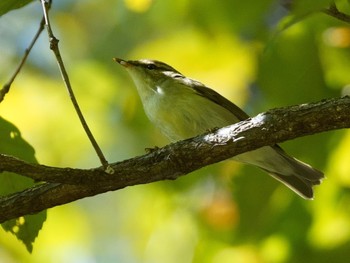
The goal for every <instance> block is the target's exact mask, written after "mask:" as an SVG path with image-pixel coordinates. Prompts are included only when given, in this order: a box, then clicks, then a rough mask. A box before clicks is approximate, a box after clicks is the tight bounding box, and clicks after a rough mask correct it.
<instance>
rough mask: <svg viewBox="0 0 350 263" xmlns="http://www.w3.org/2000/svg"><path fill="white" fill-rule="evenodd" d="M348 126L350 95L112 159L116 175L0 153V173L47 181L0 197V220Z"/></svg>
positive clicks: (169, 177)
mask: <svg viewBox="0 0 350 263" xmlns="http://www.w3.org/2000/svg"><path fill="white" fill-rule="evenodd" d="M349 127H350V97H348V96H346V97H343V98H337V99H328V100H323V101H320V102H316V103H309V104H302V105H297V106H290V107H285V108H279V109H273V110H270V111H267V112H265V113H261V114H259V115H257V116H255V117H253V118H250V119H248V120H245V121H242V122H239V123H237V124H234V125H231V126H228V127H225V128H221V129H218V130H216V131H215V132H212V133H208V134H205V135H201V136H197V137H195V138H191V139H188V140H184V141H180V142H177V143H174V144H170V145H167V146H165V147H164V148H160V149H157V150H154V151H153V152H151V153H149V154H146V155H143V156H139V157H135V158H132V159H129V160H125V161H121V162H117V163H113V164H111V166H112V168H113V169H114V171H115V173H114V174H107V173H105V172H104V169H103V168H102V167H98V168H94V169H73V168H58V167H49V166H45V165H38V164H30V163H26V162H24V161H22V160H19V159H17V158H14V157H11V156H7V155H2V154H0V171H2V172H3V171H8V172H14V173H17V174H19V175H22V176H27V177H30V178H33V179H35V180H39V181H45V183H42V184H38V185H36V186H34V187H32V188H30V189H26V190H24V191H22V192H19V193H14V194H11V195H8V196H4V197H1V198H0V223H2V222H5V221H7V220H9V219H12V218H17V217H19V216H23V215H26V214H33V213H37V212H39V211H42V210H44V209H47V208H50V207H54V206H57V205H62V204H66V203H69V202H72V201H75V200H77V199H81V198H84V197H88V196H93V195H97V194H100V193H104V192H107V191H114V190H118V189H122V188H124V187H127V186H133V185H138V184H147V183H151V182H155V181H160V180H174V179H176V178H178V177H180V176H182V175H185V174H188V173H190V172H192V171H194V170H197V169H199V168H201V167H204V166H207V165H210V164H213V163H216V162H220V161H222V160H225V159H228V158H231V157H233V156H235V155H238V154H241V153H244V152H247V151H251V150H255V149H257V148H260V147H262V146H266V145H273V144H275V143H279V142H283V141H286V140H291V139H294V138H297V137H302V136H306V135H312V134H315V133H320V132H325V131H330V130H335V129H342V128H349ZM189 153H190V154H189ZM310 154H311V153H310ZM0 176H1V175H0Z"/></svg>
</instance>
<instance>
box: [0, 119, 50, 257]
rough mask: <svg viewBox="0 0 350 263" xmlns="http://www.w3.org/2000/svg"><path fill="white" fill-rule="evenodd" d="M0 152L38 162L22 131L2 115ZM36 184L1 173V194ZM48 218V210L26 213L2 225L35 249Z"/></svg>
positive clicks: (26, 179) (31, 248) (0, 121)
mask: <svg viewBox="0 0 350 263" xmlns="http://www.w3.org/2000/svg"><path fill="white" fill-rule="evenodd" d="M0 152H1V153H5V154H8V155H12V156H16V157H18V158H20V159H22V160H25V161H27V162H31V163H37V160H36V159H35V156H34V154H35V151H34V149H33V147H32V146H31V145H30V144H29V143H28V142H26V141H25V140H24V139H23V138H22V137H21V134H20V131H19V130H18V129H17V128H16V127H15V126H14V125H13V124H12V123H10V122H8V121H6V120H5V119H3V118H1V117H0ZM33 185H34V182H33V180H31V179H29V178H26V177H23V176H19V175H17V174H13V173H8V172H4V173H1V174H0V195H8V194H11V193H15V192H18V191H22V190H24V189H26V188H28V187H31V186H33ZM45 220H46V211H42V212H40V213H38V214H35V215H26V216H23V217H20V218H17V219H13V220H9V221H7V222H5V223H3V224H2V227H3V228H4V229H5V230H6V231H9V232H11V233H12V234H14V235H15V236H16V237H17V238H18V239H19V240H21V241H22V242H23V243H24V245H25V246H26V248H27V250H28V251H29V252H32V250H33V242H34V240H35V238H36V237H37V235H38V233H39V231H40V229H41V228H42V225H43V223H44V222H45Z"/></svg>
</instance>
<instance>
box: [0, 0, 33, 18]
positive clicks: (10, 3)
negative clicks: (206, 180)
mask: <svg viewBox="0 0 350 263" xmlns="http://www.w3.org/2000/svg"><path fill="white" fill-rule="evenodd" d="M31 2H33V0H2V1H0V16H2V15H3V14H6V13H7V12H9V11H11V10H14V9H18V8H21V7H23V6H25V5H27V4H29V3H31Z"/></svg>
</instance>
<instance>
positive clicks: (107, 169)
mask: <svg viewBox="0 0 350 263" xmlns="http://www.w3.org/2000/svg"><path fill="white" fill-rule="evenodd" d="M50 3H51V0H49V2H47V1H45V0H41V4H42V7H43V12H44V19H45V26H46V29H47V33H48V36H49V41H50V49H51V50H52V51H53V52H54V54H55V56H56V60H57V63H58V67H59V69H60V71H61V75H62V78H63V81H64V84H65V86H66V88H67V90H68V93H69V96H70V99H71V101H72V103H73V106H74V109H75V111H76V112H77V114H78V117H79V120H80V122H81V124H82V126H83V128H84V130H85V132H86V134H87V136H88V138H89V140H90V142H91V144H92V146H93V147H94V149H95V151H96V153H97V156H98V157H99V159H100V161H101V163H102V165H103V167H104V169H105V172H106V173H113V172H114V170H113V169H112V168H111V167H110V166H109V164H108V162H107V160H106V158H105V157H104V155H103V153H102V151H101V149H100V147H99V146H98V144H97V142H96V140H95V138H94V136H93V134H92V132H91V131H90V128H89V126H88V125H87V123H86V121H85V118H84V116H83V114H82V112H81V110H80V107H79V104H78V102H77V100H76V98H75V95H74V92H73V89H72V86H71V84H70V81H69V77H68V74H67V71H66V68H65V66H64V63H63V60H62V57H61V54H60V50H59V48H58V41H59V40H58V39H57V38H56V37H55V36H54V34H53V32H52V29H51V25H50V21H49V16H48V6H49V5H50Z"/></svg>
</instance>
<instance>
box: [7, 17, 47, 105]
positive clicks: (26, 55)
mask: <svg viewBox="0 0 350 263" xmlns="http://www.w3.org/2000/svg"><path fill="white" fill-rule="evenodd" d="M44 24H45V20H44V17H43V18H42V19H41V22H40V25H39V29H38V31H37V32H36V34H35V36H34V38H33V39H32V42H31V43H30V44H29V47H28V48H27V49H26V50H25V51H24V56H23V58H22V60H21V62H20V63H19V65H18V67H17V69H16V71H15V72H14V73H13V75H12V77H11V78H10V80H9V81H8V82H7V83H6V84H5V85H4V86H3V87H2V89H1V90H0V103H1V102H2V101H3V100H4V98H5V95H6V94H7V93H8V92H9V91H10V88H11V85H12V83H13V82H14V80H15V79H16V77H17V75H18V73H19V72H20V71H21V69H22V67H23V65H24V63H25V62H26V60H27V57H28V55H29V53H30V51H31V50H32V48H33V46H34V44H35V43H36V41H37V39H38V38H39V36H40V34H41V32H42V31H43V29H44Z"/></svg>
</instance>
